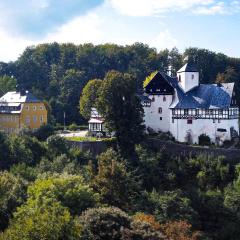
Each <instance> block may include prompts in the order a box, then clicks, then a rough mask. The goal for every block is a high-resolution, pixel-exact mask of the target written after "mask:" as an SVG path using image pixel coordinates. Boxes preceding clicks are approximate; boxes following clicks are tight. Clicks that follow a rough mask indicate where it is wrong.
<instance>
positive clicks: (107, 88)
mask: <svg viewBox="0 0 240 240" xmlns="http://www.w3.org/2000/svg"><path fill="white" fill-rule="evenodd" d="M97 109H98V110H99V112H100V114H101V115H102V116H103V117H104V119H105V122H106V126H107V128H108V130H109V131H112V132H115V135H116V138H117V143H118V146H119V149H120V151H121V153H122V154H123V155H124V156H130V155H132V154H133V152H134V146H135V144H136V143H139V142H140V141H141V140H142V138H143V131H144V125H143V108H142V105H141V103H140V100H139V99H138V97H137V96H136V82H135V80H134V78H133V77H132V76H131V75H129V74H123V73H120V72H117V71H111V72H108V73H107V75H106V77H105V78H104V80H103V82H102V85H101V89H100V91H99V98H98V102H97Z"/></svg>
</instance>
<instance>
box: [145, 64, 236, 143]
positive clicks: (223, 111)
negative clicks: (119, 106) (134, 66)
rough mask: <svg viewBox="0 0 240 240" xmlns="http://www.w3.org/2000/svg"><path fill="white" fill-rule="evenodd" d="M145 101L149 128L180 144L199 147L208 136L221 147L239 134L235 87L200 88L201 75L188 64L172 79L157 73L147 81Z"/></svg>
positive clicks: (228, 85)
mask: <svg viewBox="0 0 240 240" xmlns="http://www.w3.org/2000/svg"><path fill="white" fill-rule="evenodd" d="M141 99H142V103H143V107H144V114H145V117H144V121H145V125H146V128H147V129H148V130H152V131H155V132H170V133H171V134H172V135H173V136H174V138H175V139H176V140H177V141H179V142H189V141H191V142H192V143H198V139H199V136H200V135H201V134H206V135H208V136H209V137H210V139H211V141H212V142H214V143H216V144H222V143H223V141H224V140H231V139H232V138H233V137H236V136H238V134H239V122H238V119H239V108H238V106H237V104H236V99H235V91H234V83H218V84H199V72H198V70H197V68H196V67H195V66H194V65H193V64H190V63H186V64H185V65H184V66H183V67H182V68H181V69H180V70H178V72H177V76H176V77H170V76H168V75H165V74H164V73H162V72H156V73H154V74H152V75H151V77H150V78H148V81H145V84H144V94H143V97H142V98H141Z"/></svg>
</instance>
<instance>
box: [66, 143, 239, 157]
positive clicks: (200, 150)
mask: <svg viewBox="0 0 240 240" xmlns="http://www.w3.org/2000/svg"><path fill="white" fill-rule="evenodd" d="M68 142H69V144H70V145H71V146H73V147H77V148H79V149H81V150H82V151H90V153H91V154H92V155H93V156H96V155H99V154H101V153H102V152H104V151H106V149H107V148H108V147H110V146H111V144H109V143H106V142H101V141H95V142H78V141H68ZM147 143H148V144H149V146H150V147H151V148H153V149H154V150H157V151H162V152H163V153H166V154H168V155H172V156H186V157H188V156H190V155H191V156H196V155H199V154H211V155H214V156H224V157H225V158H226V160H227V161H233V162H235V161H236V162H240V149H223V148H206V147H199V146H188V145H185V144H179V143H174V142H170V141H162V140H159V139H148V140H147Z"/></svg>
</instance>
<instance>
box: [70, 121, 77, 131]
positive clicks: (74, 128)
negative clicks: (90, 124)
mask: <svg viewBox="0 0 240 240" xmlns="http://www.w3.org/2000/svg"><path fill="white" fill-rule="evenodd" d="M68 129H69V130H70V131H76V130H77V129H78V126H77V124H76V123H72V124H71V125H69V126H68Z"/></svg>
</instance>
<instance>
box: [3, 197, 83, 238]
mask: <svg viewBox="0 0 240 240" xmlns="http://www.w3.org/2000/svg"><path fill="white" fill-rule="evenodd" d="M80 233H81V226H80V225H79V224H78V223H77V222H76V221H74V219H73V218H72V217H71V215H70V213H69V211H68V210H67V209H66V208H64V207H63V206H61V205H60V204H59V202H55V201H52V202H49V203H48V204H44V205H40V206H39V205H34V203H28V204H26V205H22V206H21V207H20V208H19V209H18V211H17V212H16V213H15V214H14V218H13V220H12V221H11V223H10V226H9V228H8V229H7V230H6V231H5V232H4V233H3V234H2V235H1V236H0V239H2V240H4V239H11V240H22V239H24V240H38V239H49V240H59V239H66V240H71V239H79V238H80Z"/></svg>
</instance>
